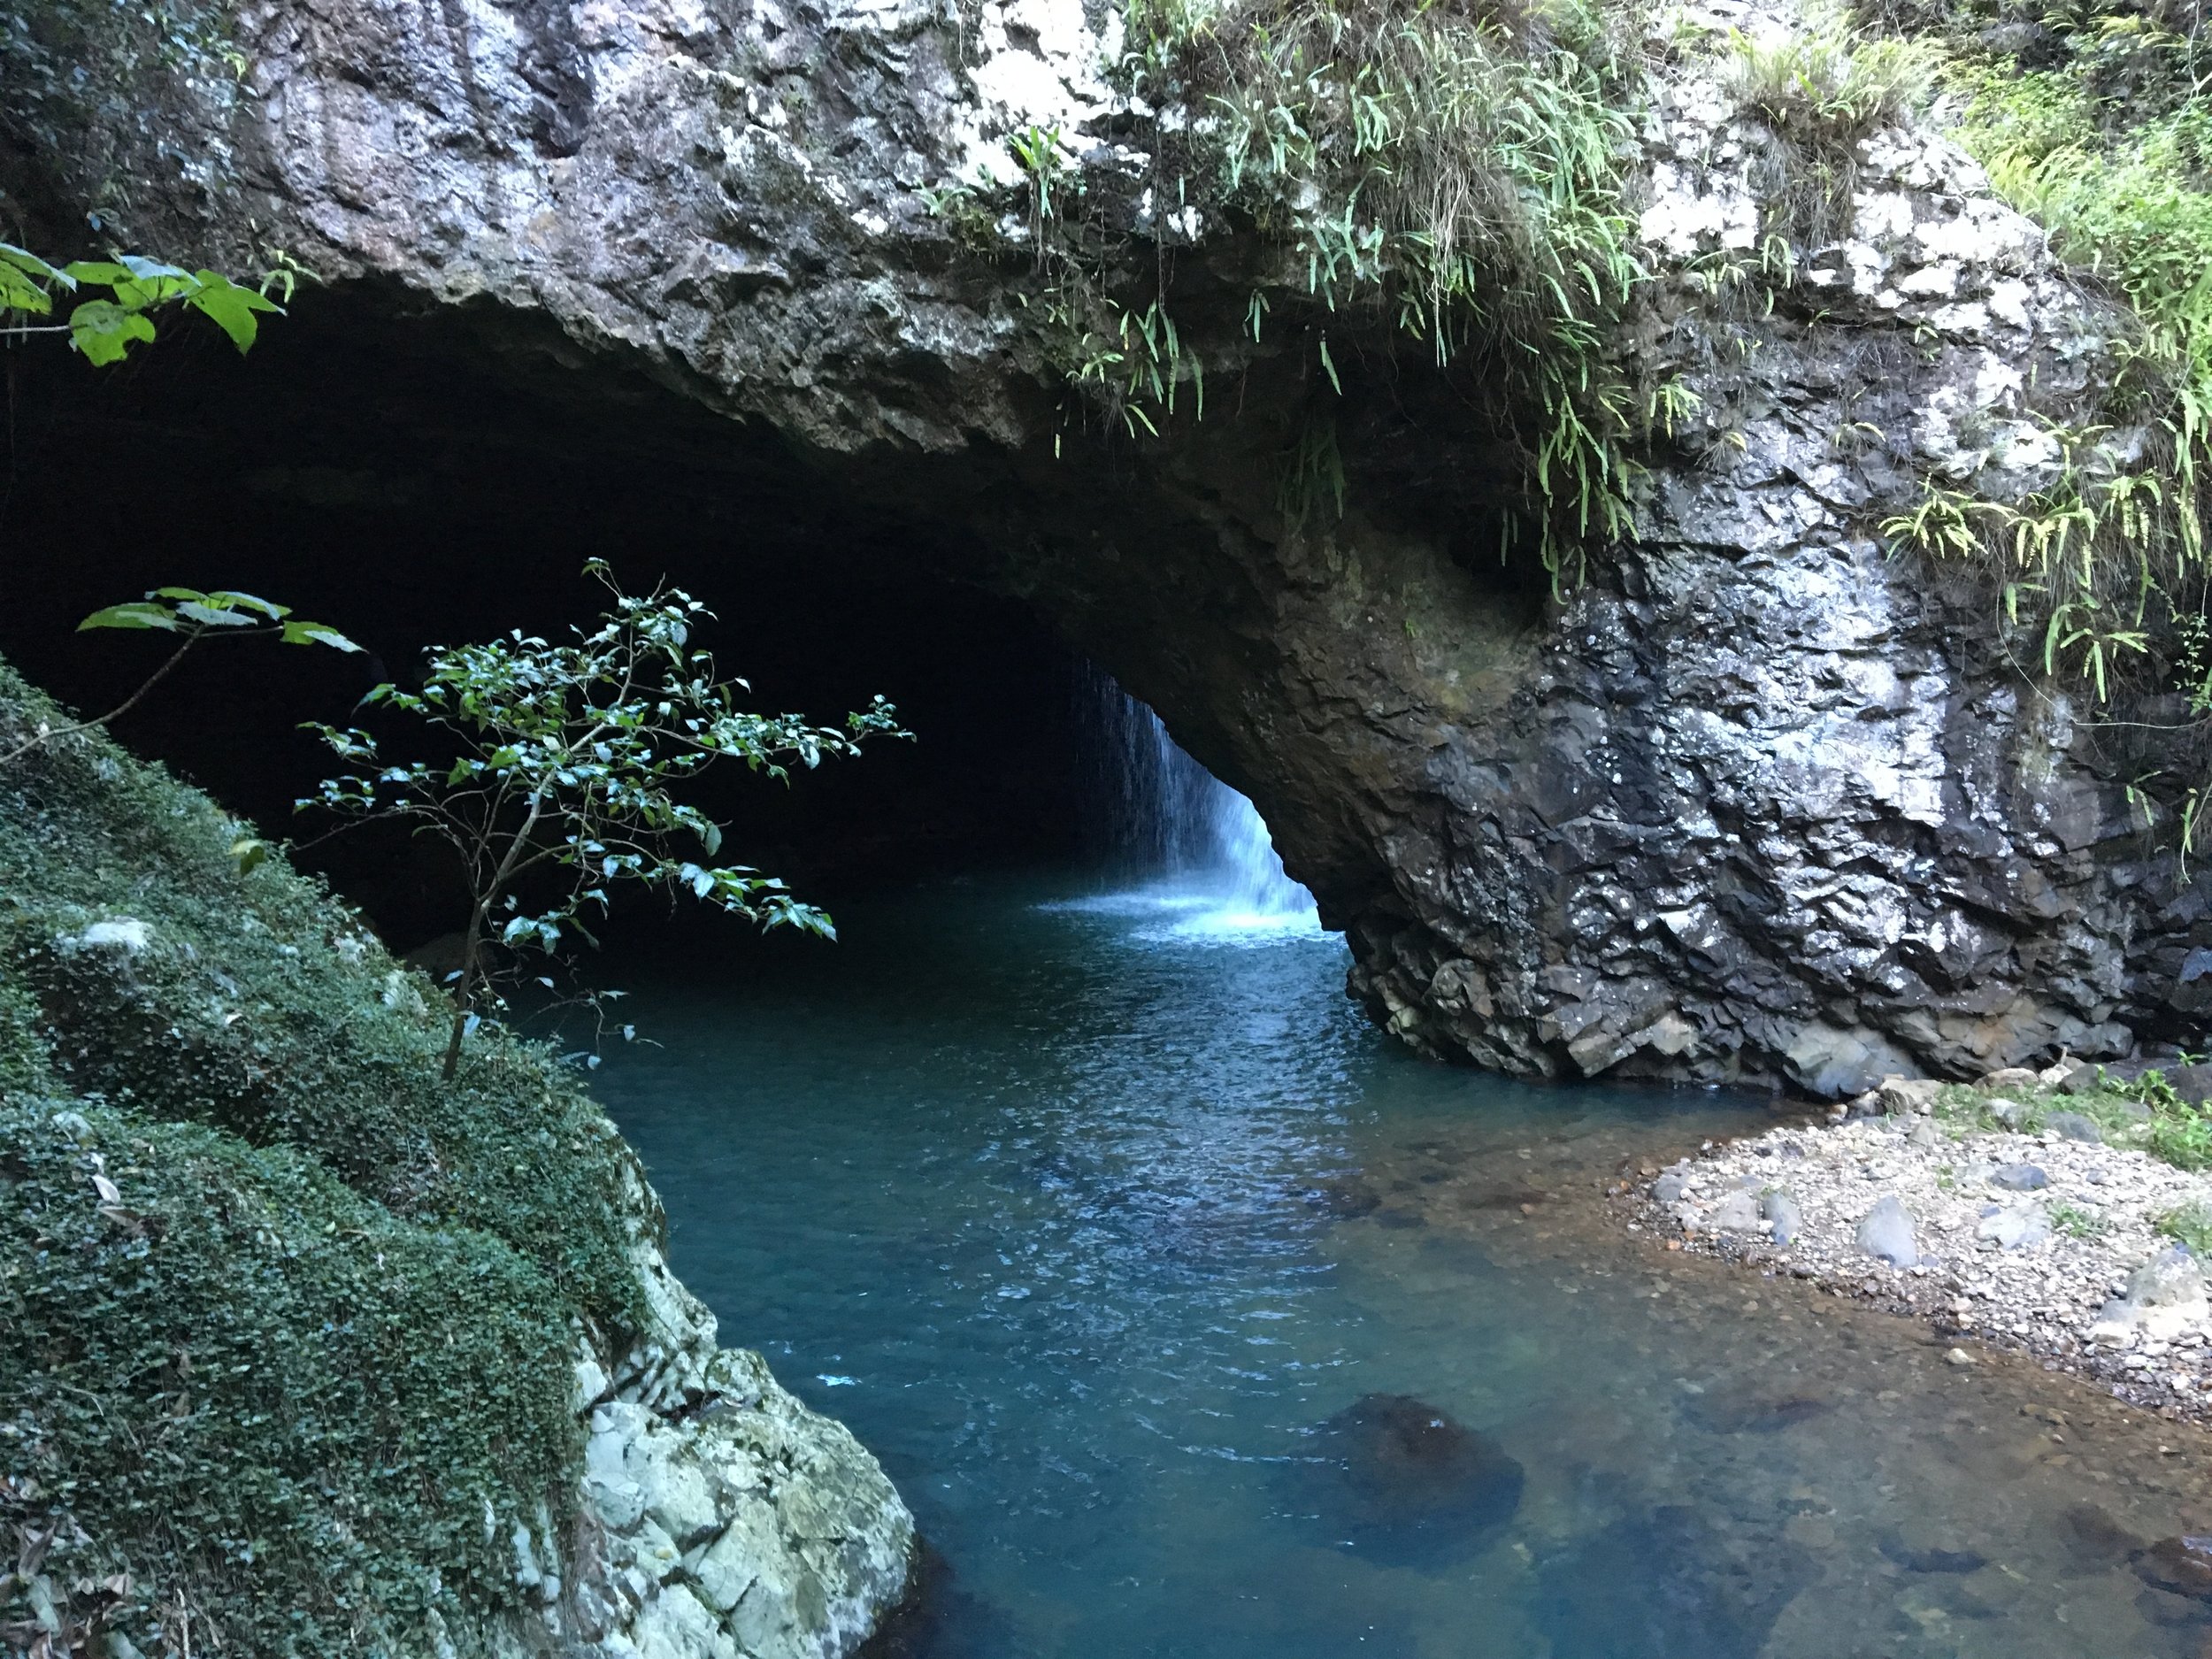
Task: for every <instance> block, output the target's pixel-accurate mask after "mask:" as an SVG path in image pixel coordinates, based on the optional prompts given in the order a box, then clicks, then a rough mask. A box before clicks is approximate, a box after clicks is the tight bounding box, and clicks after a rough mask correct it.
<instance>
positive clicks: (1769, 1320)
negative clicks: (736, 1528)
mask: <svg viewBox="0 0 2212 1659" xmlns="http://www.w3.org/2000/svg"><path fill="white" fill-rule="evenodd" d="M1079 901H1080V895H1079V894H1077V893H1075V892H1072V891H1071V890H1070V889H1069V888H1067V887H1055V886H1052V885H1050V884H1046V883H1037V882H1019V881H1009V880H995V881H983V880H979V881H975V882H971V883H961V884H954V885H949V886H946V887H938V888H934V889H931V890H928V891H924V892H919V893H915V894H911V895H905V896H902V897H895V898H889V899H884V900H879V901H877V902H870V903H862V904H855V905H848V906H846V907H844V908H843V909H841V911H840V914H839V922H840V924H841V935H842V942H841V943H840V944H838V945H836V946H834V947H826V946H818V945H815V944H810V943H809V942H807V941H795V940H792V941H770V942H768V943H766V944H757V943H752V942H749V941H732V942H731V943H730V944H729V945H728V946H727V947H726V949H727V955H726V956H719V957H713V958H705V959H701V958H694V959H692V960H688V961H687V962H684V963H683V964H680V968H679V966H678V965H676V964H659V969H660V973H661V977H659V978H658V979H657V978H656V977H655V972H654V971H653V970H652V969H633V970H632V971H631V972H629V974H628V975H627V978H626V983H628V984H629V985H631V986H632V987H633V988H634V992H635V994H636V996H635V1007H636V1015H635V1018H637V1019H638V1021H639V1024H640V1025H641V1028H642V1030H643V1031H644V1033H646V1034H647V1035H648V1036H649V1037H651V1038H653V1039H655V1040H656V1041H658V1042H659V1043H660V1044H662V1045H664V1046H663V1047H660V1048H643V1047H638V1048H627V1049H625V1050H623V1051H621V1052H619V1053H617V1054H615V1055H612V1056H610V1058H609V1062H608V1064H607V1067H606V1069H605V1071H603V1073H602V1074H601V1083H602V1086H603V1093H604V1095H605V1098H607V1100H608V1101H609V1102H610V1104H611V1107H612V1109H613V1110H614V1111H615V1114H616V1116H617V1118H618V1119H619V1121H620V1122H621V1124H622V1126H623V1128H624V1129H625V1130H626V1132H627V1133H628V1134H629V1135H630V1137H631V1139H632V1140H633V1141H634V1142H635V1143H636V1145H637V1146H638V1147H639V1148H640V1150H641V1152H642V1153H643V1155H644V1156H645V1158H646V1160H647V1162H648V1164H649V1165H650V1167H651V1169H652V1172H653V1176H654V1179H655V1181H656V1182H657V1185H658V1187H659V1189H660V1192H661V1194H663V1196H664V1199H665V1201H666V1203H667V1207H668V1210H669V1214H670V1217H671V1222H672V1255H673V1259H674V1263H675V1266H676V1268H677V1269H678V1271H680V1273H681V1274H682V1275H683V1277H684V1278H685V1279H686V1280H687V1282H688V1283H689V1284H690V1285H691V1286H692V1287H693V1288H694V1289H695V1290H696V1291H697V1292H698V1293H699V1294H701V1295H703V1297H704V1298H705V1299H706V1300H707V1301H708V1302H709V1303H710V1305H711V1306H712V1307H713V1308H714V1310H715V1311H716V1312H717V1313H718V1314H719V1315H720V1316H721V1318H722V1321H723V1333H724V1336H725V1340H729V1341H733V1342H741V1343H746V1344H749V1345H752V1346H757V1347H759V1348H762V1349H763V1350H764V1352H766V1354H767V1355H768V1356H769V1358H770V1360H771V1362H772V1363H773V1365H774V1366H775V1369H776V1371H777V1372H778V1374H779V1375H780V1377H781V1378H782V1379H784V1380H785V1381H786V1382H787V1384H789V1385H790V1386H792V1387H794V1388H795V1390H796V1391H797V1392H798V1393H800V1394H802V1395H803V1396H804V1397H805V1398H807V1399H808V1400H809V1401H810V1402H812V1403H814V1404H815V1405H817V1406H818V1407H820V1408H821V1409H824V1410H826V1411H829V1412H832V1413H833V1414H835V1415H837V1416H839V1417H842V1418H843V1419H845V1420H846V1421H847V1422H849V1424H850V1425H852V1426H853V1428H854V1429H855V1430H856V1432H858V1433H859V1434H860V1436H861V1437H862V1439H863V1440H865V1441H866V1442H867V1444H868V1445H869V1446H870V1447H871V1448H873V1449H874V1450H875V1451H876V1452H877V1454H878V1455H879V1456H880V1457H881V1458H882V1460H883V1462H884V1464H885V1466H886V1467H887V1469H888V1470H889V1471H890V1472H891V1474H892V1476H893V1478H894V1479H895V1480H896V1481H897V1482H898V1483H899V1486H900V1488H901V1490H902V1492H903V1493H904V1494H905V1495H906V1497H907V1499H908V1501H909V1502H910V1503H911V1505H912V1506H913V1508H914V1510H915V1512H916V1514H917V1516H918V1517H919V1519H920V1522H921V1525H922V1526H923V1528H924V1530H925V1532H926V1534H927V1535H928V1537H929V1539H930V1540H932V1542H933V1545H934V1546H935V1548H937V1550H939V1551H940V1552H941V1555H942V1556H943V1559H944V1562H945V1563H946V1566H947V1569H948V1571H947V1572H946V1573H944V1574H941V1575H940V1576H939V1578H938V1582H937V1587H936V1590H935V1592H934V1598H933V1609H932V1617H931V1618H930V1620H929V1621H927V1622H926V1624H925V1626H924V1627H923V1628H922V1629H921V1630H920V1632H918V1634H917V1635H916V1637H915V1639H914V1640H915V1646H914V1648H913V1651H918V1652H920V1653H922V1654H925V1655H929V1656H930V1659H953V1656H955V1655H959V1656H962V1659H1138V1656H1140V1655H1145V1656H1152V1655H1159V1656H1163V1659H1164V1656H1168V1655H1173V1656H1176V1659H1183V1656H1189V1659H1333V1656H1335V1655H1403V1656H1407V1659H1411V1656H1413V1655H1420V1656H1421V1659H1481V1656H1484V1655H1514V1656H1516V1659H1660V1656H1668V1655H1695V1656H1696V1659H1752V1656H1753V1655H1767V1656H1768V1659H1813V1656H1814V1655H1821V1656H1823V1659H1826V1656H1830V1655H1833V1656H1834V1659H1842V1656H1843V1655H1930V1656H1931V1659H1935V1656H1940V1659H1960V1656H1964V1655H1988V1656H1989V1659H1999V1656H2002V1659H2033V1656H2037V1655H2053V1656H2057V1655H2069V1656H2078V1655H2101V1656H2110V1659H2122V1656H2133V1655H2142V1656H2144V1659H2165V1656H2167V1655H2173V1656H2176V1659H2197V1656H2198V1655H2202V1654H2204V1653H2206V1652H2207V1651H2212V1649H2208V1647H2207V1638H2208V1635H2212V1623H2208V1621H2207V1620H2206V1618H2205V1617H2204V1613H2205V1608H2204V1605H2203V1604H2202V1603H2200V1602H2198V1601H2193V1600H2191V1599H2189V1598H2187V1597H2185V1596H2182V1595H2178V1594H2172V1593H2170V1592H2169V1591H2166V1590H2162V1589H2155V1588H2153V1587H2151V1586H2150V1585H2149V1584H2148V1583H2147V1580H2146V1578H2145V1577H2144V1576H2142V1575H2141V1573H2139V1571H2137V1568H2136V1566H2135V1565H2131V1562H2130V1559H2129V1557H2130V1554H2131V1551H2132V1550H2134V1549H2135V1548H2138V1547H2139V1545H2140V1544H2141V1543H2142V1542H2144V1541H2147V1540H2150V1539H2152V1538H2154V1537H2158V1536H2162V1535H2166V1534H2170V1533H2173V1532H2182V1531H2186V1532H2200V1531H2204V1530H2208V1527H2212V1504H2208V1502H2207V1494H2206V1490H2205V1486H2204V1483H2203V1481H2202V1479H2201V1477H2200V1474H2199V1472H2198V1471H2199V1469H2200V1464H2201V1454H2202V1449H2203V1448H2202V1443H2201V1441H2200V1439H2199V1437H2197V1436H2195V1435H2194V1434H2193V1433H2189V1432H2186V1431H2184V1430H2182V1429H2179V1428H2177V1427H2174V1426H2172V1425H2164V1424H2160V1423H2157V1422H2156V1421H2154V1420H2150V1419H2145V1418H2142V1417H2138V1416H2131V1415H2129V1414H2126V1413H2124V1412H2123V1411H2122V1410H2121V1409H2120V1408H2118V1407H2117V1406H2116V1405H2115V1404H2113V1403H2112V1402H2109V1401H2108V1400H2104V1399H2101V1397H2099V1396H2097V1395H2096V1394H2093V1393H2091V1392H2089V1391H2088V1390H2086V1389H2085V1388H2081V1387H2079V1386H2075V1385H2072V1384H2070V1383H2068V1382H2066V1381H2065V1380H2064V1379H2059V1378H2055V1377H2051V1376H2047V1375H2046V1374H2045V1373H2043V1372H2042V1371H2039V1370H2036V1369H2033V1368H2032V1367H2030V1366H2028V1365H2027V1364H2025V1363H2019V1362H2014V1361H2009V1360H2007V1359H2004V1358H2003V1357H2001V1356H1991V1357H1990V1358H1989V1359H1987V1360H1986V1361H1985V1363H1983V1364H1981V1365H1978V1366H1976V1367H1973V1368H1971V1369H1970V1370H1962V1369H1960V1368H1957V1367H1954V1366H1951V1365H1947V1364H1946V1363H1944V1360H1943V1357H1942V1348H1940V1347H1938V1346H1936V1345H1934V1344H1932V1342H1931V1340H1929V1339H1928V1338H1927V1337H1926V1335H1925V1334H1924V1333H1923V1332H1922V1331H1920V1330H1919V1329H1918V1328H1917V1327H1916V1326H1914V1325H1909V1324H1908V1323H1906V1322H1904V1321H1901V1320H1895V1319H1891V1318H1887V1317H1883V1316H1878V1315H1872V1314H1864V1313H1859V1312H1856V1311H1855V1310H1851V1309H1850V1308H1848V1307H1847V1306H1846V1305H1845V1304H1843V1303H1841V1302H1838V1301H1836V1300H1835V1299H1833V1298H1830V1297H1825V1296H1821V1295H1817V1294H1815V1293H1813V1292H1812V1291H1810V1290H1809V1289H1808V1288H1807V1287H1805V1286H1801V1285H1797V1284H1795V1283H1793V1282H1791V1281H1787V1280H1781V1281H1776V1280H1770V1279H1759V1278H1757V1277H1755V1276H1747V1275H1745V1274H1743V1273H1742V1272H1740V1271H1736V1270H1730V1269H1727V1268H1724V1267H1722V1266H1720V1265H1718V1264H1716V1263H1709V1262H1705V1261H1701V1260H1685V1259H1684V1258H1683V1257H1682V1256H1678V1255H1668V1254H1666V1253H1665V1252H1663V1251H1662V1250H1661V1249H1660V1248H1658V1247H1657V1246H1656V1245H1655V1243H1653V1242H1651V1241H1649V1240H1647V1239H1645V1238H1642V1237H1640V1236H1637V1235H1630V1234H1627V1233H1623V1232H1622V1231H1621V1230H1620V1228H1619V1226H1618V1224H1617V1222H1616V1221H1614V1220H1610V1219H1609V1218H1607V1217H1606V1216H1605V1215H1604V1213H1603V1211H1602V1208H1601V1203H1602V1201H1601V1197H1600V1189H1601V1187H1602V1186H1603V1185H1604V1184H1605V1183H1606V1182H1608V1181H1609V1180H1610V1179H1612V1178H1613V1177H1614V1176H1615V1175H1616V1174H1617V1172H1618V1171H1621V1170H1622V1169H1623V1167H1624V1166H1629V1167H1644V1166H1647V1165H1650V1164H1655V1162H1657V1161H1659V1160H1661V1159H1663V1158H1665V1157H1670V1156H1674V1155H1675V1154H1676V1153H1677V1152H1678V1150H1680V1149H1681V1148H1683V1147H1684V1146H1685V1145H1694V1144H1695V1142H1696V1141H1697V1140H1698V1139H1699V1138H1701V1136H1704V1135H1708V1134H1711V1133H1725V1132H1728V1131H1730V1130H1732V1129H1735V1128H1740V1127H1744V1126H1747V1125H1750V1124H1753V1123H1764V1122H1766V1121H1768V1119H1767V1118H1766V1114H1765V1112H1764V1110H1763V1102H1732V1101H1727V1100H1723V1099H1720V1098H1717V1097H1715V1096H1712V1095H1708V1094H1681V1093H1667V1092H1657V1091H1633V1090H1626V1089H1605V1088H1594V1087H1581V1088H1557V1089H1540V1088H1536V1087H1525V1086H1520V1085H1516V1084H1512V1083H1509V1082H1506V1081H1502V1080H1500V1079H1494V1078H1489V1077H1486V1076H1483V1075H1480V1074H1478V1073H1474V1072H1471V1071H1455V1070H1448V1069H1444V1068H1440V1067H1435V1066H1431V1065H1428V1064H1424V1063H1422V1062H1419V1061H1417V1060H1416V1059H1413V1058H1412V1057H1410V1056H1407V1055H1405V1054H1404V1053H1402V1052H1401V1051H1399V1050H1397V1049H1396V1048H1393V1047H1392V1046H1391V1045H1390V1044H1389V1043H1388V1042H1387V1041H1386V1040H1385V1039H1383V1038H1382V1037H1381V1036H1380V1035H1379V1033H1376V1032H1374V1031H1373V1030H1372V1029H1371V1028H1370V1027H1369V1026H1368V1025H1366V1023H1365V1022H1364V1021H1363V1019H1362V1018H1360V1016H1359V1015H1358V1013H1357V1011H1356V1010H1355V1009H1354V1008H1352V1007H1351V1006H1350V1005H1349V1004H1348V1002H1346V1001H1345V1000H1344V997H1343V995H1342V989H1341V985H1342V977H1343V970H1344V965H1345V963H1344V953H1343V949H1342V947H1341V945H1340V943H1339V942H1338V941H1335V940H1333V939H1332V938H1328V937H1326V936H1315V935H1311V934H1299V933H1290V934H1288V935H1275V936H1268V935H1262V936H1261V937H1262V939H1263V941H1264V942H1257V943H1255V942H1250V941H1251V939H1252V937H1253V936H1252V935H1249V934H1243V933H1235V932H1231V933H1226V934H1225V933H1218V932H1216V933H1198V934H1193V933H1186V932H1178V931H1177V929H1176V927H1175V926H1174V922H1175V920H1176V918H1175V914H1174V912H1173V911H1172V910H1167V909H1164V908H1163V907H1162V905H1161V904H1159V903H1157V902H1153V901H1152V900H1149V899H1147V900H1127V901H1125V902H1118V903H1109V904H1101V903H1096V902H1079ZM1225 940H1226V941H1237V940H1242V941H1245V942H1241V943H1238V942H1225ZM2162 1448H2168V1449H2164V1450H2162Z"/></svg>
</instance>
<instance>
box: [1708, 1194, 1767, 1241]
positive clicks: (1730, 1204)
mask: <svg viewBox="0 0 2212 1659" xmlns="http://www.w3.org/2000/svg"><path fill="white" fill-rule="evenodd" d="M1705 1225H1707V1226H1708V1227H1709V1228H1711V1229H1712V1230H1713V1231H1714V1232H1716V1233H1764V1232H1765V1231H1766V1230H1767V1218H1766V1217H1765V1216H1764V1215H1763V1214H1762V1213H1761V1211H1760V1208H1759V1201H1758V1199H1756V1198H1755V1197H1754V1196H1753V1195H1752V1194H1749V1193H1745V1192H1736V1193H1731V1194H1728V1196H1727V1197H1725V1198H1724V1199H1722V1200H1721V1201H1720V1202H1719V1203H1718V1204H1717V1205H1716V1206H1715V1207H1714V1209H1713V1212H1712V1214H1710V1215H1709V1216H1708V1217H1706V1218H1705Z"/></svg>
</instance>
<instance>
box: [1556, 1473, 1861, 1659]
mask: <svg viewBox="0 0 2212 1659" xmlns="http://www.w3.org/2000/svg"><path fill="white" fill-rule="evenodd" d="M1818 1576H1819V1575H1818V1570H1817V1568H1816V1566H1815V1564H1814V1563H1813V1559H1812V1557H1811V1556H1810V1555H1809V1554H1808V1553H1807V1552H1806V1551H1805V1550H1804V1549H1802V1548H1800V1547H1799V1546H1797V1545H1795V1544H1792V1543H1790V1542H1788V1541H1786V1540H1783V1539H1781V1538H1778V1537H1765V1536H1758V1535H1754V1534H1749V1533H1739V1532H1733V1531H1724V1530H1722V1528H1720V1527H1719V1526H1717V1525H1715V1524H1714V1523H1713V1522H1712V1521H1711V1520H1710V1519H1709V1517H1706V1516H1704V1515H1702V1514H1701V1513H1700V1512H1698V1511H1696V1510H1694V1509H1687V1508H1675V1507H1668V1508H1663V1509H1655V1510H1653V1511H1651V1512H1650V1513H1649V1514H1647V1515H1636V1516H1629V1517H1624V1518H1623V1519H1621V1520H1618V1521H1616V1522H1615V1523H1614V1524H1613V1525H1610V1526H1608V1527H1607V1528H1605V1529H1604V1530H1603V1531H1602V1532H1598V1533H1596V1534H1594V1536H1591V1537H1589V1538H1586V1539H1582V1540H1578V1541H1576V1542H1575V1543H1573V1544H1571V1545H1569V1546H1568V1547H1567V1548H1564V1549H1563V1550H1561V1551H1559V1552H1558V1553H1557V1554H1556V1555H1553V1556H1551V1557H1550V1558H1549V1559H1548V1560H1547V1561H1545V1562H1544V1563H1543V1564H1542V1566H1541V1567H1540V1569H1539V1571H1538V1574H1537V1584H1538V1600H1537V1604H1536V1608H1535V1618H1536V1623H1537V1624H1538V1625H1539V1627H1540V1629H1541V1630H1542V1631H1543V1632H1544V1634H1545V1635H1546V1636H1547V1637H1548V1638H1549V1639H1550V1642H1551V1649H1550V1659H1755V1655H1758V1654H1760V1653H1761V1652H1762V1651H1763V1649H1764V1647H1765V1645H1766V1640H1767V1635H1768V1632H1770V1631H1771V1630H1772V1629H1773V1628H1774V1622H1775V1620H1776V1619H1778V1618H1779V1617H1781V1614H1782V1609H1784V1608H1786V1607H1787V1606H1788V1605H1789V1604H1790V1601H1792V1599H1793V1598H1794V1597H1795V1596H1796V1594H1797V1593H1798V1592H1799V1591H1800V1590H1801V1589H1803V1588H1804V1587H1805V1586H1807V1585H1809V1584H1810V1583H1811V1582H1812V1581H1813V1580H1814V1579H1815V1578H1817V1577H1818Z"/></svg>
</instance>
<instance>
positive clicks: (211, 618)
mask: <svg viewBox="0 0 2212 1659" xmlns="http://www.w3.org/2000/svg"><path fill="white" fill-rule="evenodd" d="M177 614H178V615H179V616H180V617H183V618H186V619H187V620H188V621H192V622H196V623H198V624H199V625H200V626H202V627H204V628H250V627H251V626H253V618H251V617H242V616H240V615H239V614H238V613H237V612H236V611H232V610H230V609H228V608H227V607H226V606H222V605H204V604H200V603H196V602H194V601H191V600H188V601H186V602H185V603H183V604H180V605H179V606H178V607H177Z"/></svg>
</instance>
